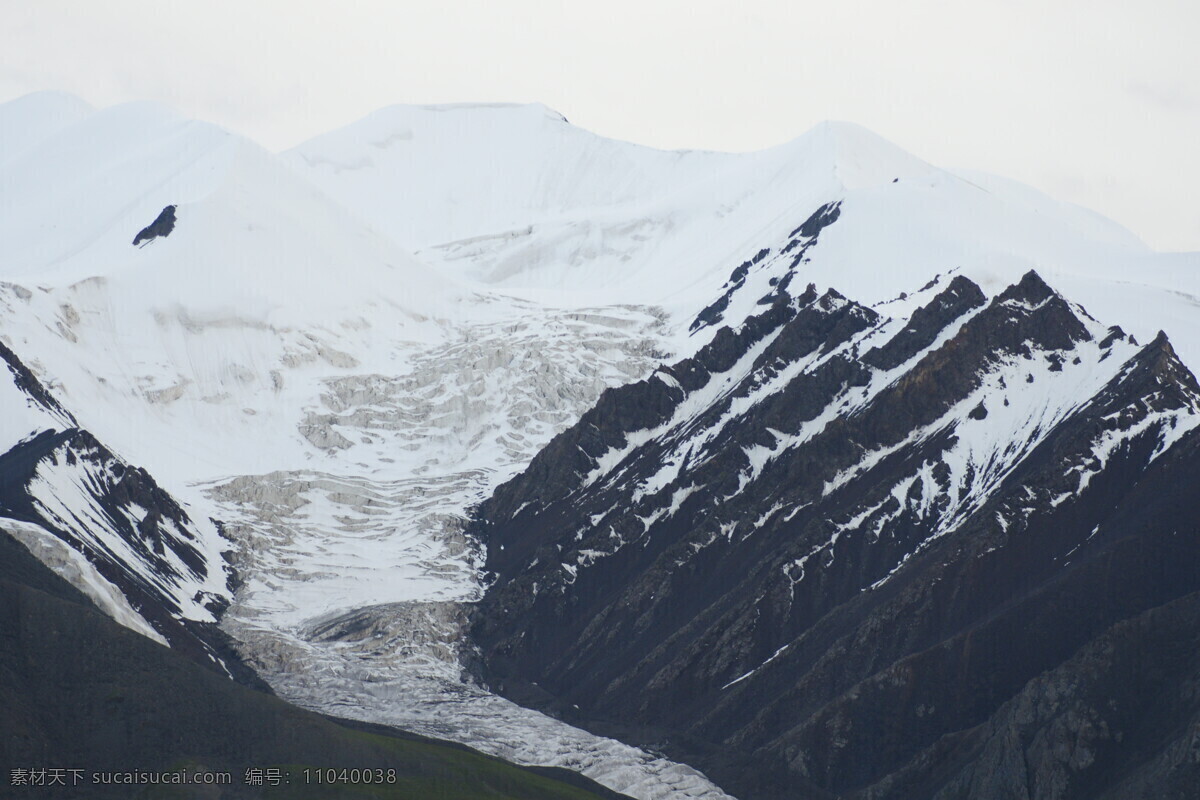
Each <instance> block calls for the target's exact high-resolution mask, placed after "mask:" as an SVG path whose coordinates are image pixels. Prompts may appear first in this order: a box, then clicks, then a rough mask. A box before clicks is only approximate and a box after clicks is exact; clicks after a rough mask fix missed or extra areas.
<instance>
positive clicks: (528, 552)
mask: <svg viewBox="0 0 1200 800" xmlns="http://www.w3.org/2000/svg"><path fill="white" fill-rule="evenodd" d="M939 289H940V291H938V290H939ZM935 292H936V294H935ZM923 299H924V302H923V304H922V305H921V306H920V307H919V308H918V309H917V310H916V311H915V312H913V313H912V314H911V316H909V317H908V318H907V319H906V318H898V319H889V318H884V317H882V316H880V315H879V314H878V313H876V312H874V311H872V310H870V309H868V308H865V307H863V306H860V305H857V304H856V303H853V302H851V301H848V300H846V299H845V298H843V297H841V296H840V295H838V294H836V293H835V292H826V293H824V294H819V293H818V292H817V291H816V290H815V289H814V287H811V286H810V287H809V289H808V291H806V292H805V293H803V294H800V295H799V296H796V297H792V296H790V294H789V293H788V292H787V291H786V290H785V291H782V292H780V293H779V294H778V296H777V297H776V298H775V300H774V303H773V304H772V305H771V306H770V307H769V308H768V309H767V310H766V311H764V312H762V313H760V314H759V315H758V316H756V317H752V318H751V319H750V320H748V321H747V323H746V324H745V325H743V326H741V327H740V328H738V329H736V330H733V329H729V328H725V329H722V330H721V331H719V332H718V333H717V334H716V336H715V337H714V338H713V339H712V341H711V342H710V344H708V345H707V346H706V347H704V348H702V349H701V350H700V351H699V353H698V354H697V356H696V357H695V358H693V359H687V360H685V361H682V362H679V363H677V364H675V365H673V366H671V367H665V368H662V369H661V370H660V371H659V372H658V373H656V375H655V376H654V377H652V378H650V379H648V380H646V381H643V382H641V383H638V384H633V385H630V386H626V387H623V388H621V389H619V390H614V391H610V392H608V393H606V394H605V396H604V397H603V398H602V399H601V401H600V402H599V403H598V404H597V405H596V406H595V407H594V408H593V409H592V410H591V411H589V412H588V413H587V414H585V415H584V417H583V418H582V419H581V420H580V422H579V424H577V425H576V426H574V427H573V428H571V429H570V430H569V431H567V432H565V433H563V434H561V435H560V436H559V437H557V438H556V439H555V440H554V441H553V442H552V443H551V444H550V445H549V446H548V447H547V448H546V449H545V450H543V451H542V452H541V453H539V455H538V456H537V457H535V459H534V460H533V462H532V463H531V465H530V467H529V469H528V470H527V471H526V472H525V473H524V474H523V475H521V476H520V477H518V478H516V479H514V480H513V481H510V482H509V483H507V484H505V485H504V486H503V487H501V488H500V489H499V490H498V491H497V492H496V493H495V494H494V495H493V496H492V498H490V499H489V500H488V501H487V502H485V503H484V504H482V505H481V506H480V507H479V509H478V510H477V519H476V521H475V522H474V523H473V525H472V527H471V528H470V531H471V532H472V533H475V534H476V535H478V536H480V537H481V538H482V539H484V541H485V542H486V543H487V545H488V562H487V566H488V568H489V569H490V570H492V571H493V572H494V573H495V582H494V583H493V584H492V586H491V588H490V589H489V592H488V595H487V596H486V597H485V598H484V601H483V602H482V603H481V604H480V606H479V608H478V610H477V613H476V616H475V619H474V626H473V632H474V634H475V636H476V639H477V641H479V643H480V644H481V646H482V648H483V653H484V660H485V664H486V670H485V675H486V676H487V677H488V679H489V680H491V681H493V682H494V684H495V685H497V686H498V687H499V688H500V689H501V691H502V692H504V693H506V694H509V695H510V696H513V697H515V698H519V699H521V700H523V701H527V702H534V703H536V704H538V705H541V706H543V707H550V708H553V709H555V710H556V711H557V712H558V713H561V714H562V715H563V716H564V717H565V718H566V719H568V720H573V721H576V722H582V723H585V724H590V725H593V726H596V727H597V728H598V729H601V730H622V731H625V732H626V734H627V735H629V736H631V737H633V739H634V740H635V741H644V742H650V741H654V742H659V741H662V740H665V741H667V742H669V745H668V751H669V752H671V753H673V754H674V755H676V756H678V757H680V758H683V759H684V760H690V761H691V763H695V764H697V765H699V766H701V767H702V768H704V769H705V770H706V772H708V773H709V774H711V775H713V777H714V778H716V779H717V780H718V782H720V783H722V785H724V786H726V787H728V788H729V789H730V790H732V791H733V792H734V793H735V794H737V795H739V796H741V797H747V798H749V797H793V796H796V794H795V793H796V792H801V788H799V787H806V788H805V789H804V790H803V791H806V792H807V794H808V796H813V797H822V796H834V795H837V796H858V795H859V794H861V795H862V796H877V797H907V796H912V795H910V794H906V792H907V791H908V789H900V788H895V787H893V788H892V789H888V788H887V785H888V782H889V781H893V783H894V774H895V773H896V772H898V771H904V770H908V771H909V772H910V773H913V772H915V773H916V777H912V776H910V777H909V780H918V778H919V780H920V781H924V783H923V784H922V785H924V786H932V787H934V788H945V786H944V782H946V781H947V780H948V778H947V772H946V769H947V766H946V762H943V761H941V760H931V761H929V762H928V763H926V764H925V765H924V767H923V771H922V770H919V769H917V768H916V767H914V766H912V765H911V763H910V761H911V759H913V758H915V757H917V756H918V754H919V753H920V752H921V750H922V749H924V748H929V747H933V746H934V745H935V744H937V743H938V742H939V740H941V738H942V737H943V736H947V735H957V734H959V733H960V732H962V731H965V730H968V729H971V728H974V727H976V726H978V725H981V724H984V723H985V722H986V721H987V720H989V719H990V718H992V716H993V715H994V714H996V713H997V711H998V708H999V706H1000V705H1001V704H1002V703H1004V702H1005V701H1006V700H1008V699H1009V698H1011V697H1013V696H1014V694H1015V693H1017V692H1018V691H1020V689H1021V687H1022V686H1024V685H1025V684H1026V682H1028V681H1030V680H1031V679H1033V678H1034V677H1036V676H1037V675H1038V674H1039V673H1041V672H1042V671H1044V670H1048V669H1053V668H1055V667H1057V666H1058V665H1060V664H1062V663H1063V661H1065V660H1066V659H1068V658H1069V657H1070V656H1071V655H1072V654H1073V653H1074V652H1076V651H1077V650H1078V649H1079V648H1084V647H1085V646H1087V645H1088V643H1089V642H1091V641H1093V639H1094V637H1097V636H1100V635H1102V634H1103V633H1104V631H1105V630H1106V629H1107V628H1109V627H1110V626H1112V625H1114V624H1117V623H1119V622H1120V621H1121V620H1123V619H1126V618H1128V617H1131V616H1136V615H1138V614H1142V613H1144V612H1147V611H1148V610H1150V609H1152V608H1155V607H1157V606H1161V605H1163V604H1166V603H1169V602H1171V601H1173V600H1176V599H1178V598H1184V597H1185V596H1187V595H1189V594H1190V593H1191V592H1194V591H1196V590H1197V589H1200V585H1197V578H1196V575H1195V571H1194V570H1192V569H1190V568H1189V567H1188V566H1187V565H1194V564H1195V563H1196V557H1197V553H1196V546H1197V542H1196V540H1195V538H1194V536H1191V535H1185V533H1184V532H1185V531H1190V525H1189V523H1188V520H1190V519H1191V518H1192V515H1193V514H1194V512H1195V511H1196V510H1197V509H1196V508H1195V507H1194V505H1195V504H1194V502H1193V501H1192V500H1191V499H1189V495H1188V493H1187V492H1186V491H1185V487H1186V486H1188V485H1189V484H1190V482H1191V481H1192V480H1194V477H1195V475H1196V472H1195V470H1196V469H1197V467H1198V466H1200V464H1198V462H1197V457H1198V451H1197V446H1198V444H1200V434H1197V432H1196V428H1197V423H1198V422H1200V387H1197V385H1196V382H1195V380H1194V379H1193V378H1192V376H1191V374H1190V373H1189V372H1188V371H1187V370H1186V368H1185V367H1183V366H1182V364H1181V363H1180V362H1179V360H1178V359H1177V357H1176V356H1175V354H1174V352H1173V350H1172V349H1171V346H1170V344H1169V343H1168V342H1167V340H1166V338H1165V337H1163V336H1161V335H1160V336H1159V337H1158V338H1156V339H1155V340H1154V341H1152V342H1151V343H1149V344H1147V345H1144V346H1138V345H1136V344H1135V343H1134V341H1133V340H1132V339H1131V338H1130V337H1128V336H1126V335H1125V334H1123V333H1122V332H1121V331H1120V330H1119V329H1107V328H1105V327H1104V326H1103V325H1101V324H1099V323H1097V322H1095V321H1094V320H1092V319H1091V318H1090V317H1088V316H1086V314H1085V313H1084V312H1083V311H1082V310H1081V309H1079V308H1078V307H1074V306H1072V305H1071V304H1070V303H1068V302H1067V301H1066V300H1064V299H1063V298H1062V297H1061V296H1060V295H1058V294H1056V293H1055V292H1054V291H1053V290H1051V289H1050V288H1049V287H1048V286H1047V285H1046V284H1045V283H1044V282H1043V281H1042V280H1041V279H1040V278H1039V277H1038V276H1037V275H1036V274H1035V273H1029V274H1027V275H1026V276H1025V277H1024V278H1023V279H1022V280H1021V281H1020V282H1019V283H1017V284H1014V285H1013V286H1010V287H1009V288H1008V289H1006V290H1005V291H1003V292H1001V293H1000V294H998V295H996V296H995V297H994V298H992V299H991V300H990V301H988V300H987V299H986V297H985V295H984V293H983V292H982V291H981V290H980V289H979V287H978V286H976V285H975V284H973V283H971V282H970V281H968V280H966V279H965V278H961V277H959V278H955V279H954V280H953V281H950V282H949V283H948V284H945V285H944V287H930V288H929V289H927V290H926V292H924V293H923ZM1149 497H1155V498H1156V500H1155V501H1154V502H1153V504H1150V503H1149V502H1148V501H1147V500H1146V499H1144V498H1149ZM1118 565H1120V566H1119V567H1118ZM897 709H903V710H904V711H903V714H901V715H897V713H896V712H897ZM910 712H911V716H909V713H910ZM609 726H611V727H609ZM831 733H832V736H831ZM1110 733H1111V732H1110ZM1111 735H1115V733H1112V734H1111ZM1142 735H1143V736H1145V737H1146V739H1145V740H1144V741H1141V742H1138V743H1136V744H1135V743H1134V742H1132V741H1130V742H1127V743H1126V745H1125V747H1124V748H1117V754H1116V756H1115V757H1116V758H1128V757H1129V754H1130V753H1131V752H1132V751H1133V750H1134V748H1141V747H1146V748H1147V749H1149V750H1151V751H1153V750H1154V749H1155V746H1156V745H1159V744H1161V742H1160V740H1159V739H1157V738H1155V737H1157V736H1158V735H1159V734H1157V733H1153V732H1148V731H1146V730H1144V729H1143V730H1142ZM963 763H964V766H962V770H963V775H965V776H966V777H961V776H960V778H959V780H962V781H966V782H967V783H970V782H971V781H974V783H972V784H971V785H974V786H984V785H986V786H992V784H989V783H988V782H987V781H988V778H987V774H988V773H987V771H986V769H985V768H984V767H982V766H981V765H980V763H979V762H973V761H971V760H970V759H969V758H964V759H963ZM1109 764H1110V766H1112V763H1111V760H1110V762H1109ZM1089 765H1090V762H1089V763H1082V762H1080V763H1079V764H1075V765H1074V766H1073V767H1071V768H1070V769H1067V770H1066V772H1065V773H1064V772H1062V771H1060V772H1059V773H1055V775H1057V776H1058V777H1057V778H1056V780H1060V782H1061V783H1062V784H1063V785H1064V786H1066V787H1068V788H1069V789H1070V792H1067V793H1063V791H1060V792H1059V793H1058V794H1054V793H1051V794H1050V795H1047V796H1056V797H1066V796H1077V795H1076V794H1072V793H1071V792H1076V793H1077V792H1079V791H1082V790H1081V789H1079V788H1076V787H1079V786H1086V785H1088V781H1089V780H1090V779H1091V778H1090V775H1089V773H1087V767H1088V766H1089ZM1032 768H1037V767H1036V765H1034V767H1032ZM1113 769H1114V770H1115V771H1116V772H1118V773H1120V770H1119V769H1117V767H1115V766H1113ZM1120 774H1122V777H1124V776H1125V773H1120ZM1159 778H1162V776H1161V775H1160V776H1159ZM1047 780H1049V778H1047ZM896 785H898V784H896ZM1060 788H1061V787H1060ZM947 791H949V790H948V789H947ZM1064 791H1065V790H1064ZM985 793H989V792H985ZM948 796H953V795H948Z"/></svg>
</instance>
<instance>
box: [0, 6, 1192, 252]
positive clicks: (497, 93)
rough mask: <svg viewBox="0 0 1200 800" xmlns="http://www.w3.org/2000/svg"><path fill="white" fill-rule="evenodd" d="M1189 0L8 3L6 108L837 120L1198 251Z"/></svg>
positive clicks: (1, 41) (211, 116)
mask: <svg viewBox="0 0 1200 800" xmlns="http://www.w3.org/2000/svg"><path fill="white" fill-rule="evenodd" d="M1197 41H1200V3H1196V2H1195V0H1145V1H1144V2H1141V3H1136V4H1135V3H1133V2H1131V0H1088V2H1075V0H1039V1H1037V2H1033V1H1027V0H1006V1H1005V2H998V1H997V2H971V1H970V0H958V1H957V2H949V1H947V2H943V1H942V0H860V1H858V2H855V1H854V0H820V1H819V2H807V0H805V1H804V2H796V1H793V2H786V1H785V2H744V3H737V2H708V1H707V0H692V2H674V1H673V0H631V1H627V0H603V2H601V0H591V1H590V2H537V1H536V0H491V1H490V2H486V1H480V2H475V0H441V2H437V0H426V1H425V2H397V1H395V0H393V1H392V2H388V0H359V1H358V2H355V0H341V1H340V2H336V3H335V2H304V0H290V2H284V1H282V0H280V1H279V2H277V1H276V0H241V1H240V2H228V1H227V0H188V1H187V2H177V1H176V0H153V1H152V2H151V1H147V0H103V2H99V1H95V2H93V0H77V1H76V2H66V1H64V0H36V2H31V0H0V101H2V100H8V99H11V98H14V97H19V96H21V95H23V94H25V93H27V92H30V91H35V90H38V89H58V90H64V91H68V92H72V93H74V94H77V95H79V96H81V97H83V98H84V99H85V100H87V101H88V102H90V103H92V104H94V105H98V106H105V105H111V104H113V103H118V102H123V101H126V100H147V99H148V100H158V101H162V102H165V103H168V104H170V105H173V106H175V107H176V108H178V109H179V110H181V111H182V112H184V113H186V114H188V115H191V116H194V117H198V118H201V119H206V120H209V121H212V122H216V123H219V124H221V125H224V126H225V127H228V128H231V129H233V130H236V131H238V132H241V133H244V134H246V135H248V136H250V137H251V138H254V139H256V140H258V141H260V142H262V143H263V144H265V145H267V146H268V147H270V148H272V149H283V148H286V147H288V146H291V145H293V144H297V143H299V142H300V141H303V140H304V139H307V138H309V137H310V136H312V135H315V134H317V133H320V132H323V131H325V130H329V129H331V128H336V127H339V126H341V125H345V124H348V123H349V122H351V121H353V120H355V119H357V118H358V117H360V116H363V115H364V114H366V113H368V112H370V111H373V110H374V109H376V108H379V107H381V106H385V105H390V104H393V103H444V102H464V101H512V102H529V101H539V102H543V103H545V104H546V105H548V106H551V107H552V108H554V109H556V110H558V111H560V112H562V113H563V114H564V115H566V116H567V118H568V119H570V120H571V121H572V122H573V123H575V124H577V125H581V126H583V127H585V128H588V129H589V130H592V131H595V132H597V133H601V134H604V135H607V136H612V137H616V138H621V139H627V140H630V141H635V142H640V143H643V144H649V145H654V146H658V147H666V148H705V149H718V150H752V149H756V148H761V147H767V146H770V145H773V144H778V143H780V142H783V141H786V140H788V139H791V138H794V137H796V136H798V135H800V134H801V133H803V132H804V131H806V130H807V129H808V128H810V127H812V126H813V125H814V124H816V123H818V122H820V121H822V120H825V119H842V120H850V121H853V122H857V123H859V124H862V125H865V126H866V127H868V128H871V129H872V130H874V131H876V132H877V133H879V134H881V135H882V136H884V137H886V138H888V139H890V140H892V141H893V142H895V143H897V144H899V145H900V146H902V147H904V148H906V149H908V150H910V151H912V152H913V153H915V154H917V155H919V156H921V157H923V158H925V159H926V160H929V161H931V162H933V163H935V164H937V165H939V166H948V167H964V168H973V169H982V170H986V171H989V172H994V173H997V174H1000V175H1005V176H1007V177H1011V178H1016V179H1018V180H1021V181H1024V182H1026V183H1029V184H1032V185H1034V186H1036V187H1038V188H1040V189H1042V190H1044V191H1046V192H1048V193H1050V194H1051V195H1054V196H1055V197H1058V198H1060V199H1064V200H1070V201H1072V202H1076V203H1080V204H1082V205H1085V206H1088V207H1090V208H1093V209H1095V210H1097V211H1100V212H1101V213H1103V214H1105V215H1107V216H1109V217H1112V218H1113V219H1115V220H1117V221H1118V222H1121V223H1122V224H1124V225H1126V226H1127V227H1129V228H1130V229H1131V230H1133V231H1134V232H1135V233H1137V234H1138V235H1139V236H1141V237H1142V238H1143V239H1144V240H1145V241H1146V242H1147V243H1148V244H1150V245H1151V246H1152V247H1154V248H1156V249H1159V250H1180V249H1188V250H1200V191H1197V188H1196V187H1197V186H1198V185H1200V46H1198V45H1197Z"/></svg>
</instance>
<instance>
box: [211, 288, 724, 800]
mask: <svg viewBox="0 0 1200 800" xmlns="http://www.w3.org/2000/svg"><path fill="white" fill-rule="evenodd" d="M662 339H663V336H662V331H661V322H660V320H659V318H658V317H656V316H655V315H654V314H651V313H648V312H647V310H645V309H636V308H632V309H631V308H608V309H592V310H589V311H568V312H561V313H555V312H551V311H548V310H545V309H543V310H542V314H541V315H539V316H536V317H528V316H526V317H524V318H518V319H512V320H509V321H507V322H505V323H503V324H499V323H498V324H494V325H476V326H468V327H466V328H464V330H463V331H462V334H461V336H459V337H457V338H454V339H452V340H451V341H449V342H446V343H444V344H438V345H433V346H428V347H426V348H424V349H420V350H418V349H414V350H413V351H412V352H410V353H409V354H408V356H409V360H410V362H411V364H412V365H413V366H412V369H410V370H409V371H408V373H407V374H405V375H402V376H382V375H373V374H368V375H345V376H340V377H336V378H330V379H328V380H327V381H325V382H324V384H323V386H324V389H323V391H322V393H321V396H320V397H319V398H318V399H317V400H316V404H315V405H313V406H312V407H310V409H309V410H308V411H306V412H305V413H304V415H303V416H302V418H301V419H300V420H298V421H297V427H298V428H299V429H300V430H301V431H302V432H303V433H304V435H305V436H306V437H307V439H308V441H309V443H310V444H311V445H312V446H313V448H314V449H316V450H318V451H320V452H321V453H322V458H321V459H320V463H321V464H322V466H323V467H324V470H328V471H321V470H317V469H313V470H304V471H296V470H290V471H278V472H272V473H267V474H260V475H243V476H238V477H233V478H224V479H219V480H214V481H208V482H203V483H199V484H196V485H195V487H194V489H196V490H199V491H201V492H203V494H204V495H205V497H206V499H207V502H208V503H209V504H211V507H212V512H213V514H214V516H217V517H219V518H220V519H222V520H224V521H225V530H226V532H227V534H229V535H230V536H232V537H233V538H234V539H235V540H237V541H238V542H239V545H240V546H239V554H238V557H237V559H238V561H237V567H238V569H239V572H240V574H241V576H242V578H243V580H244V585H243V586H242V587H241V588H240V589H239V591H238V593H237V595H236V599H235V602H234V604H233V605H232V606H231V607H230V609H229V611H228V613H227V614H226V616H225V618H224V622H223V626H224V628H225V629H226V631H227V632H229V633H230V634H231V635H233V636H234V637H235V639H237V640H238V642H239V645H240V650H241V653H242V655H243V657H244V658H246V659H247V661H248V662H249V663H251V664H252V665H253V666H254V667H255V668H256V669H257V670H258V671H259V673H260V674H261V675H262V676H263V677H264V678H265V679H266V680H267V681H268V682H269V683H270V684H271V686H272V688H273V689H275V691H276V692H277V693H278V694H279V695H280V696H281V697H283V698H285V699H287V700H290V701H292V702H295V703H297V704H299V705H301V706H305V707H307V708H312V709H315V710H318V711H322V712H325V713H329V714H334V715H338V716H344V717H352V718H356V719H362V720H366V721H370V722H376V723H382V724H388V725H395V726H398V727H401V728H405V729H407V730H412V731H415V732H418V733H423V734H427V735H430V736H435V737H438V738H443V739H450V740H454V741H460V742H463V743H464V744H468V745H471V746H472V747H475V748H477V749H479V750H483V751H485V752H488V753H492V754H494V755H498V756H500V757H503V758H506V759H509V760H512V761H515V762H518V763H522V764H538V765H550V766H560V767H564V768H568V769H572V770H575V771H578V772H582V773H583V774H585V775H587V776H588V777H590V778H593V779H594V780H597V781H599V782H601V783H603V784H605V785H607V786H609V787H610V788H612V789H615V790H617V791H620V792H623V793H626V794H629V795H631V796H633V797H637V798H643V800H654V799H656V798H674V797H692V798H710V799H711V800H717V798H724V797H727V795H725V794H724V793H723V792H721V791H720V790H719V789H718V788H717V787H716V786H714V785H713V784H712V783H711V782H709V781H708V780H707V779H706V778H705V777H704V776H703V775H702V774H701V773H699V772H698V771H696V770H694V769H692V768H690V767H687V766H684V765H681V764H677V763H674V762H672V761H669V760H667V759H664V758H661V757H659V756H657V755H654V754H652V753H648V752H646V751H644V750H641V749H638V748H635V747H631V746H629V745H626V744H623V743H621V742H618V741H616V740H613V739H608V738H604V737H600V736H596V735H593V734H590V733H587V732H585V731H582V730H579V729H577V728H574V727H572V726H570V725H567V724H565V723H563V722H559V721H558V720H555V719H553V718H551V717H548V716H545V715H543V714H541V713H538V712H535V711H531V710H529V709H525V708H522V707H520V706H517V705H515V704H513V703H511V702H510V701H508V700H505V699H503V698H500V697H498V696H496V695H493V694H492V693H490V692H489V691H487V690H486V689H485V688H482V687H480V686H478V685H476V684H475V683H474V682H473V681H472V680H470V679H469V678H468V677H467V676H466V674H465V672H464V668H463V663H462V662H463V661H464V660H469V659H470V658H471V657H472V653H471V650H470V648H469V645H468V644H467V643H466V641H465V638H464V637H465V628H466V605H465V604H467V603H470V602H472V601H475V600H477V599H478V598H479V597H480V596H481V595H482V591H483V583H482V582H483V575H482V562H483V553H482V552H481V551H480V549H479V547H478V545H477V544H476V543H475V542H474V541H473V540H470V539H468V538H467V537H465V536H464V535H463V533H462V529H463V527H464V526H465V523H466V515H467V512H468V509H469V508H470V507H471V506H473V505H475V504H476V503H478V502H479V501H481V500H482V499H484V498H485V497H486V496H487V494H488V493H489V492H490V490H491V489H492V488H493V487H494V486H496V485H497V484H498V483H499V482H502V481H503V480H506V479H507V478H509V477H511V476H512V475H513V474H515V473H516V471H518V470H519V469H520V468H522V467H523V466H524V464H525V463H527V462H528V460H529V459H530V458H531V457H532V456H533V454H534V453H535V452H536V451H537V450H538V449H540V448H541V447H542V446H543V445H544V444H545V443H546V442H547V441H548V440H549V439H550V437H552V436H553V435H554V434H555V433H557V432H558V431H559V430H561V429H563V428H565V427H566V426H568V425H569V424H571V423H572V422H573V421H574V420H575V419H576V418H577V417H578V415H579V414H580V413H582V411H583V409H585V408H587V407H588V406H590V405H591V404H592V403H593V402H594V401H595V399H596V398H597V397H598V396H599V394H600V392H601V391H603V390H604V389H605V388H607V387H608V386H612V385H617V384H621V383H625V382H628V381H630V380H634V379H637V378H640V377H642V376H644V375H646V374H648V373H649V372H650V371H652V370H653V369H654V367H655V366H656V365H657V363H658V358H659V357H660V356H661V355H663V354H662V353H661V352H659V350H658V349H657V346H658V345H659V344H660V343H661V342H662ZM389 462H390V463H389ZM368 465H370V466H371V467H372V468H371V469H366V467H367V466H368Z"/></svg>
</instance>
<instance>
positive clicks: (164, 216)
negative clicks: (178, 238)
mask: <svg viewBox="0 0 1200 800" xmlns="http://www.w3.org/2000/svg"><path fill="white" fill-rule="evenodd" d="M173 230H175V206H167V207H166V208H164V209H163V210H162V211H160V212H159V214H158V216H157V217H155V218H154V222H151V223H150V224H149V225H147V226H146V227H144V228H142V229H141V230H140V231H138V235H137V236H135V237H133V246H134V247H138V246H144V243H149V242H152V241H154V240H155V239H157V238H158V237H160V236H162V237H167V236H170V235H171V231H173Z"/></svg>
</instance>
